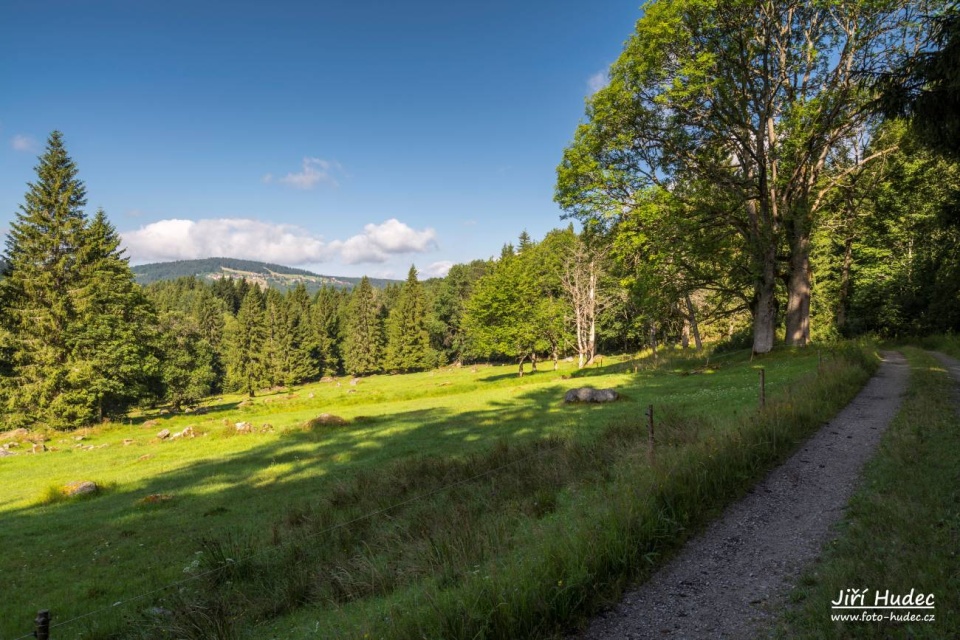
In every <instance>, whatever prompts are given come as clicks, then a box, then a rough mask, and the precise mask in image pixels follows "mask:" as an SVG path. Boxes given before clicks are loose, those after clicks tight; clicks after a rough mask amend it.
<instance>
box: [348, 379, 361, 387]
mask: <svg viewBox="0 0 960 640" xmlns="http://www.w3.org/2000/svg"><path fill="white" fill-rule="evenodd" d="M358 384H360V378H350V386H351V387H355V386H357V385H358Z"/></svg>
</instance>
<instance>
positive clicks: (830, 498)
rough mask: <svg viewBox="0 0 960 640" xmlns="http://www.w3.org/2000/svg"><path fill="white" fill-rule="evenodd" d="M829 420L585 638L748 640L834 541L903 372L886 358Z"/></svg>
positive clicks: (899, 363) (891, 411)
mask: <svg viewBox="0 0 960 640" xmlns="http://www.w3.org/2000/svg"><path fill="white" fill-rule="evenodd" d="M883 356H884V362H883V364H881V366H880V370H879V371H878V372H877V375H875V376H874V377H873V379H871V380H870V382H868V383H867V385H866V386H865V387H864V388H863V390H862V391H861V392H860V393H859V395H857V397H856V398H855V399H854V400H853V402H851V403H850V404H849V405H847V407H846V408H845V409H844V410H843V411H841V412H840V413H839V414H838V415H837V416H836V417H835V418H834V419H833V420H831V421H830V422H829V423H827V425H826V426H824V427H823V428H822V429H821V430H820V431H819V432H818V433H817V434H816V435H814V436H813V437H812V438H811V439H810V440H809V441H808V442H807V443H806V444H805V445H803V447H802V449H800V450H798V451H797V453H796V454H794V455H793V457H791V458H790V459H789V460H787V461H786V462H785V463H784V464H783V465H782V466H780V467H778V468H777V469H775V470H774V471H772V472H771V473H770V475H768V476H767V477H766V478H765V479H764V480H763V481H761V482H760V483H759V484H758V485H757V486H756V487H754V489H753V490H752V492H751V493H750V494H749V495H747V496H746V497H745V498H744V499H743V500H741V501H740V502H738V503H736V504H735V505H733V506H732V507H730V508H729V509H727V511H725V512H724V514H723V515H722V516H721V517H720V518H719V519H718V520H717V521H716V522H714V523H713V524H712V525H710V527H709V528H708V529H707V530H706V531H705V532H703V533H702V534H701V535H699V536H697V537H696V538H694V539H693V540H691V541H690V542H689V543H688V544H687V545H686V546H685V547H684V549H683V550H682V551H681V552H680V553H679V555H678V556H677V557H676V558H674V560H673V561H672V562H670V563H669V564H668V565H666V566H665V567H663V568H662V569H661V570H659V571H658V572H657V573H655V574H654V575H653V576H652V577H651V578H650V580H649V581H647V582H646V583H644V584H643V585H641V586H640V587H639V588H638V589H637V590H636V591H633V592H631V593H629V594H627V595H626V597H624V599H623V601H622V602H621V603H620V604H619V605H618V606H617V607H616V608H614V609H613V610H611V611H608V612H606V613H603V614H600V615H599V616H598V617H596V618H595V619H594V620H593V621H592V622H591V624H590V626H589V627H588V629H587V631H586V632H585V633H584V634H583V636H582V637H583V638H589V639H591V640H596V639H604V640H606V639H614V638H616V639H622V638H754V637H757V636H762V635H763V630H764V629H765V628H766V627H767V626H768V624H769V620H770V619H771V618H772V615H773V614H771V613H770V611H769V609H771V608H774V607H775V605H776V603H777V601H778V599H779V598H781V597H783V596H784V595H785V594H786V592H787V591H788V590H789V588H790V585H791V584H792V582H793V580H794V579H795V578H796V576H797V575H798V573H799V572H800V570H801V568H802V567H803V566H804V565H806V564H807V563H809V562H810V561H812V560H813V559H814V558H816V557H817V555H818V554H819V552H820V548H821V546H822V545H823V543H824V542H826V541H827V540H828V539H830V537H831V527H832V526H833V525H834V523H835V522H836V521H837V520H839V519H840V517H841V516H842V515H843V509H844V508H845V506H846V504H847V501H848V500H849V499H850V496H851V495H852V494H853V491H854V488H855V486H856V483H857V479H858V477H859V474H860V469H861V468H862V467H863V464H864V463H865V462H866V461H867V460H868V459H869V458H870V456H871V455H872V453H873V451H874V449H875V448H876V445H877V443H878V442H879V440H880V436H881V435H882V434H883V431H884V430H885V429H886V427H887V425H889V424H890V421H891V420H892V418H893V416H894V415H895V414H896V412H897V409H898V408H899V406H900V400H901V397H902V395H903V392H904V390H905V389H906V385H907V379H908V377H909V374H910V373H909V367H908V366H907V363H906V360H905V359H904V358H903V356H902V355H900V354H899V353H891V352H885V353H884V354H883Z"/></svg>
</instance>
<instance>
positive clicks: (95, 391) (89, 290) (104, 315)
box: [53, 210, 160, 425]
mask: <svg viewBox="0 0 960 640" xmlns="http://www.w3.org/2000/svg"><path fill="white" fill-rule="evenodd" d="M82 237H83V242H82V243H81V246H80V250H79V251H78V253H77V262H76V276H77V285H78V286H77V287H76V288H75V290H74V291H73V292H72V295H73V297H74V312H75V319H74V321H73V323H72V324H71V326H70V328H69V330H68V346H69V349H70V351H69V357H70V361H71V363H72V366H71V368H70V373H69V374H68V376H67V381H68V388H69V392H65V393H64V394H62V395H61V397H60V399H59V402H57V403H55V404H54V406H53V409H54V410H56V411H58V412H59V414H60V415H61V416H63V417H67V416H69V417H70V420H71V421H72V422H73V423H74V424H76V425H80V424H89V423H90V422H92V421H99V420H102V419H103V418H104V417H115V416H118V415H122V414H124V413H125V412H126V410H127V409H128V408H129V407H130V406H131V405H132V404H134V403H135V402H136V401H137V399H138V398H140V397H142V396H143V395H145V389H146V388H147V387H148V386H151V384H156V383H158V382H159V378H160V366H159V357H158V356H159V338H158V333H157V318H156V314H155V312H154V309H153V306H152V305H151V304H150V302H149V301H148V300H147V298H146V296H145V295H144V293H143V289H142V288H141V287H140V286H139V285H138V284H136V282H135V281H134V276H133V273H132V272H131V270H130V266H129V264H128V262H127V258H126V257H125V256H124V255H123V253H124V252H123V250H122V249H121V248H120V236H119V235H118V234H117V232H116V229H114V227H113V225H111V224H110V222H109V221H108V220H107V217H106V214H104V212H103V211H102V210H100V211H97V214H96V216H94V219H93V220H92V221H91V222H90V224H89V226H87V227H86V228H85V229H84V231H83V234H82Z"/></svg>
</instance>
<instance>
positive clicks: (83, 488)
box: [63, 480, 100, 497]
mask: <svg viewBox="0 0 960 640" xmlns="http://www.w3.org/2000/svg"><path fill="white" fill-rule="evenodd" d="M98 491H100V487H99V486H97V483H96V482H93V481H92V480H82V481H80V482H71V483H70V484H68V485H66V486H65V487H64V488H63V495H65V496H69V497H73V496H84V495H87V494H90V493H97V492H98Z"/></svg>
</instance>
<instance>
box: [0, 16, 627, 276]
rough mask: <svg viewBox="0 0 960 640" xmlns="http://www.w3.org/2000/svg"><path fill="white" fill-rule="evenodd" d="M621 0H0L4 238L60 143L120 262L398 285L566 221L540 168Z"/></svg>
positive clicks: (590, 72)
mask: <svg viewBox="0 0 960 640" xmlns="http://www.w3.org/2000/svg"><path fill="white" fill-rule="evenodd" d="M639 16H640V9H639V2H638V1H637V0H627V1H621V0H605V1H603V2H569V1H564V0H558V1H546V0H537V1H529V2H524V1H523V0H514V1H511V2H501V1H499V0H488V1H485V2H469V3H468V2H457V1H455V0H447V1H446V2H432V1H430V2H428V1H418V0H413V1H408V2H387V1H377V2H369V1H363V0H355V1H353V2H348V1H339V0H337V1H330V0H318V1H315V2H265V1H263V0H261V1H258V2H245V1H243V0H237V1H233V2H222V3H221V2H217V3H214V2H198V1H196V0H193V1H191V2H181V1H180V0H168V1H164V2H160V1H157V0H154V1H130V0H123V1H118V2H108V1H98V0H91V1H89V2H76V1H75V0H62V1H58V2H48V1H46V0H27V1H21V0H4V2H3V4H2V8H0V88H2V89H0V142H2V145H0V232H2V231H3V230H4V229H5V228H6V227H7V226H8V225H9V223H10V221H11V220H12V219H13V218H14V216H15V214H16V211H17V208H18V206H19V205H20V203H21V202H22V200H23V194H24V192H25V190H26V183H27V182H28V181H30V180H32V179H33V167H34V166H35V164H36V156H37V154H38V153H39V152H41V151H42V147H43V143H44V140H45V139H46V137H47V135H48V134H49V132H50V131H52V130H54V129H59V130H61V131H62V132H63V134H64V138H65V141H66V144H67V149H68V150H69V152H70V154H71V156H72V157H73V158H74V160H75V161H76V162H77V164H78V166H79V169H80V177H81V178H82V179H83V180H84V181H85V182H86V185H87V194H88V207H89V210H90V212H91V213H92V212H93V211H94V210H95V209H96V208H97V207H103V208H104V209H105V210H106V212H107V214H108V216H109V217H110V219H111V220H112V221H113V223H114V225H115V226H116V227H117V228H118V229H119V230H120V231H121V233H123V235H124V239H125V241H126V243H127V246H128V252H129V255H130V256H131V258H132V261H133V262H134V263H137V262H151V261H159V260H169V259H177V258H190V257H208V256H211V255H223V254H229V255H230V256H231V257H240V258H249V259H260V260H266V261H271V262H278V263H281V264H289V265H293V266H301V267H305V268H309V269H313V270H315V271H318V272H320V273H326V274H332V275H348V276H349V275H361V274H369V275H372V276H384V277H401V278H402V277H403V276H404V275H405V274H406V271H407V269H408V268H409V266H410V264H412V263H414V264H416V265H417V267H418V269H419V270H420V271H421V273H422V274H423V275H433V274H439V275H442V273H443V272H444V269H445V268H446V267H448V266H449V264H452V263H455V262H465V261H469V260H471V259H474V258H487V257H490V256H492V255H496V254H498V253H499V249H500V247H501V246H502V245H503V244H504V243H505V242H508V241H512V240H514V239H515V238H516V236H517V235H518V234H519V233H520V232H521V231H523V230H524V229H526V230H528V231H529V233H530V234H531V235H532V236H534V237H537V238H538V237H541V236H542V235H543V234H544V233H545V232H546V231H548V230H549V229H551V228H554V227H557V226H560V225H561V224H564V222H563V221H561V220H560V211H559V209H558V207H557V206H556V204H555V203H553V201H552V198H553V187H554V181H555V169H556V165H557V164H558V162H559V161H560V158H561V154H562V151H563V148H564V147H565V146H566V145H567V144H568V143H569V141H570V140H571V139H572V136H573V132H574V129H575V127H576V124H577V122H578V121H580V120H581V119H582V117H583V113H584V98H585V97H586V96H587V95H588V94H589V93H590V92H591V90H592V89H593V88H595V87H596V85H597V83H598V82H599V81H600V80H601V79H602V77H603V72H604V71H605V69H606V67H607V66H608V65H609V64H610V63H611V62H613V60H615V59H616V57H617V55H618V54H619V52H620V50H621V47H622V43H623V42H624V40H626V38H627V37H628V36H629V35H630V33H631V31H632V28H633V25H634V23H635V21H636V20H637V18H638V17H639Z"/></svg>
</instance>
